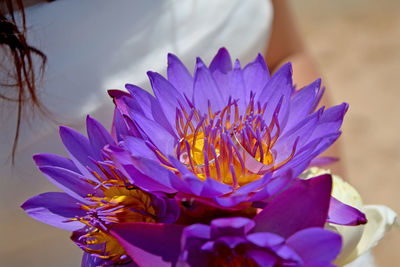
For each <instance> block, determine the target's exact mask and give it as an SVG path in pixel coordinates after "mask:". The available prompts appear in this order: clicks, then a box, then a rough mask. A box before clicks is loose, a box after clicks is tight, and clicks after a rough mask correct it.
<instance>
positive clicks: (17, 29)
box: [0, 0, 48, 164]
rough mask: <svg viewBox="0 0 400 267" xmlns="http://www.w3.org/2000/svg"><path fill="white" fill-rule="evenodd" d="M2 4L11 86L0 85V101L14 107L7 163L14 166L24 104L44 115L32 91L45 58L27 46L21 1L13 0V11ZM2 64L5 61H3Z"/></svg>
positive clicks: (0, 32)
mask: <svg viewBox="0 0 400 267" xmlns="http://www.w3.org/2000/svg"><path fill="white" fill-rule="evenodd" d="M4 1H5V2H3V6H2V7H3V8H2V9H0V45H1V46H2V47H4V48H6V51H7V50H8V51H7V52H9V53H8V54H9V55H10V57H11V59H12V61H13V65H14V66H13V69H14V71H13V72H11V73H9V75H8V76H10V77H9V78H11V79H12V82H11V83H10V82H8V83H5V84H0V85H1V87H3V88H4V89H6V90H4V92H5V93H3V92H0V99H3V100H5V101H11V102H16V103H17V122H16V129H15V134H14V142H13V146H12V151H11V162H12V164H14V159H15V153H16V151H17V146H18V139H19V135H20V128H21V121H22V113H23V107H24V106H25V103H27V104H29V106H30V108H31V109H32V110H34V109H37V110H39V111H40V112H41V113H43V114H48V111H47V110H46V108H45V107H44V106H43V104H42V103H41V102H40V100H39V98H38V96H37V87H36V83H37V80H39V79H40V78H42V77H43V73H44V68H45V65H46V55H45V54H44V53H43V52H41V51H40V50H38V49H36V48H35V47H33V46H31V45H29V44H28V42H27V39H26V31H27V29H26V21H25V10H24V6H23V3H22V0H14V2H15V3H16V5H17V7H16V8H15V7H14V5H13V1H12V0H4ZM16 10H19V11H20V13H21V16H20V17H21V18H20V19H21V22H20V26H18V23H17V18H16V16H15V13H14V12H15V11H16ZM34 56H38V57H39V59H40V61H41V64H40V67H39V68H38V72H36V71H35V66H34V63H33V62H34V61H33V57H34ZM6 60H8V59H7V58H6ZM6 69H9V67H8V66H6ZM14 88H15V89H16V90H18V94H16V96H14V97H13V96H11V97H10V96H9V95H12V94H10V89H12V90H15V89H14ZM13 93H14V92H13ZM14 95H15V94H14Z"/></svg>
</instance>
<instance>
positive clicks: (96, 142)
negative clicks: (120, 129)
mask: <svg viewBox="0 0 400 267" xmlns="http://www.w3.org/2000/svg"><path fill="white" fill-rule="evenodd" d="M86 129H87V134H88V137H89V142H90V144H91V145H92V148H93V152H94V153H95V154H96V155H97V158H98V159H102V153H101V151H102V149H103V147H104V146H106V145H109V144H115V142H114V140H113V139H112V137H111V135H110V134H109V132H108V131H107V130H106V128H104V126H103V125H101V124H100V123H99V122H98V121H96V120H95V119H93V118H92V117H90V116H87V117H86Z"/></svg>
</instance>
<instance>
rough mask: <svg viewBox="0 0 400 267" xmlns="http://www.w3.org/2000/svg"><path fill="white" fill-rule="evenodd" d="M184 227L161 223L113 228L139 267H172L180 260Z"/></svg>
mask: <svg viewBox="0 0 400 267" xmlns="http://www.w3.org/2000/svg"><path fill="white" fill-rule="evenodd" d="M183 228H184V226H182V225H176V224H161V223H158V224H156V223H122V224H115V225H113V226H112V227H111V233H112V235H113V236H114V237H116V238H117V239H118V241H119V242H120V244H121V245H122V247H123V248H124V249H125V251H126V252H127V253H128V254H129V255H130V256H131V257H132V258H133V259H135V262H136V263H137V264H138V265H139V266H160V267H162V266H170V263H171V262H172V263H175V262H177V260H178V256H179V253H180V247H181V245H180V243H181V242H180V241H181V235H182V231H183Z"/></svg>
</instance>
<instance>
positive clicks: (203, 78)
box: [193, 58, 226, 115]
mask: <svg viewBox="0 0 400 267" xmlns="http://www.w3.org/2000/svg"><path fill="white" fill-rule="evenodd" d="M223 95H226V94H224V91H222V92H221V91H220V88H219V87H218V86H217V84H216V83H215V81H214V78H213V76H212V75H211V73H210V71H209V70H208V68H207V67H206V65H204V63H203V61H201V59H200V58H198V59H197V62H196V69H195V73H194V89H193V103H194V104H195V106H196V107H197V108H198V109H199V110H200V111H202V112H206V111H207V110H208V104H209V103H210V105H211V108H212V110H213V111H219V110H221V109H222V108H223V107H224V106H225V104H226V103H225V101H224V97H223ZM201 115H203V114H201Z"/></svg>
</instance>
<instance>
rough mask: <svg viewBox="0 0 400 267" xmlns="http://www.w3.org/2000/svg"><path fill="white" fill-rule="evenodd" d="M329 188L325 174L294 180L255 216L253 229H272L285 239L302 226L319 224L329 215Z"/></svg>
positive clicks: (302, 227)
mask: <svg viewBox="0 0 400 267" xmlns="http://www.w3.org/2000/svg"><path fill="white" fill-rule="evenodd" d="M331 189H332V178H331V176H330V175H327V174H326V175H321V176H318V177H315V178H312V179H309V180H297V181H296V182H295V183H294V184H293V185H292V186H290V187H289V188H288V189H286V190H285V191H283V192H282V193H281V194H279V195H278V196H276V197H275V198H274V199H272V200H271V201H270V202H269V203H268V204H267V205H266V207H265V208H264V209H263V210H262V211H261V212H260V213H259V214H257V215H256V217H255V218H254V221H255V222H256V226H255V228H254V230H253V232H271V233H276V234H278V235H280V236H282V237H285V238H286V237H289V236H291V235H292V234H294V233H295V232H297V231H299V230H302V229H305V228H309V227H322V226H323V225H324V224H325V221H326V218H327V215H328V209H329V201H330V193H331ZM310 207H312V209H310ZM293 218H296V219H293Z"/></svg>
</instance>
